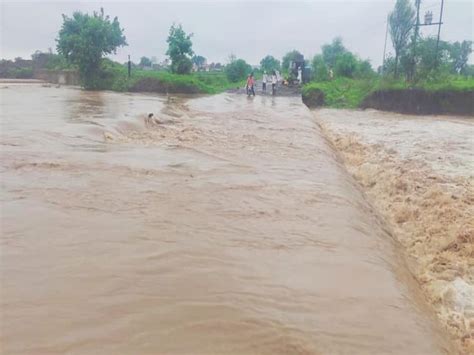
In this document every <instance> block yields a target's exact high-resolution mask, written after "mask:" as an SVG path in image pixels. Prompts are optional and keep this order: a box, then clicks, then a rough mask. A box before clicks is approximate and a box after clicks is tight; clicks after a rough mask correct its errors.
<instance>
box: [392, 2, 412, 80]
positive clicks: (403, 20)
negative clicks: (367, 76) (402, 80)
mask: <svg viewBox="0 0 474 355" xmlns="http://www.w3.org/2000/svg"><path fill="white" fill-rule="evenodd" d="M388 23H389V30H390V37H391V39H392V44H393V49H394V50H395V77H398V60H399V58H400V55H401V54H402V53H403V52H404V51H405V50H406V48H407V45H408V40H409V38H410V34H411V32H412V31H413V27H414V23H415V10H414V8H413V6H412V5H411V4H410V2H409V1H408V0H397V2H396V3H395V8H394V9H393V11H392V12H391V13H390V15H389V18H388Z"/></svg>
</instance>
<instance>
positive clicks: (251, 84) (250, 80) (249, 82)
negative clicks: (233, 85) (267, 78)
mask: <svg viewBox="0 0 474 355" xmlns="http://www.w3.org/2000/svg"><path fill="white" fill-rule="evenodd" d="M254 84H255V81H254V80H253V73H250V74H249V76H248V78H247V95H248V96H250V94H252V95H253V96H255V89H254Z"/></svg>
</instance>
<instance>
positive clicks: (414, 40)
mask: <svg viewBox="0 0 474 355" xmlns="http://www.w3.org/2000/svg"><path fill="white" fill-rule="evenodd" d="M420 5H421V0H416V24H415V35H414V36H413V55H412V59H411V60H412V69H411V73H410V74H411V75H410V76H411V78H410V79H413V78H414V77H415V72H416V40H417V39H418V32H419V30H420Z"/></svg>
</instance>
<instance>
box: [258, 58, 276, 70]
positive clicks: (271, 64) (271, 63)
mask: <svg viewBox="0 0 474 355" xmlns="http://www.w3.org/2000/svg"><path fill="white" fill-rule="evenodd" d="M260 67H261V68H262V70H266V71H267V72H271V71H272V70H280V61H279V60H278V59H276V58H275V57H273V56H271V55H267V56H266V57H265V58H263V59H262V60H261V61H260Z"/></svg>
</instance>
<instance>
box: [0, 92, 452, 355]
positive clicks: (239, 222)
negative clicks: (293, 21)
mask: <svg viewBox="0 0 474 355" xmlns="http://www.w3.org/2000/svg"><path fill="white" fill-rule="evenodd" d="M1 97H2V102H1V107H2V111H1V114H2V117H1V119H2V136H1V146H2V151H1V158H2V159H1V169H2V192H1V198H2V205H1V206H2V216H1V222H2V236H1V274H0V278H1V279H0V280H1V301H0V302H1V304H0V307H1V308H0V309H1V339H0V344H1V346H2V352H4V353H6V354H54V353H68V352H70V353H74V354H191V353H192V354H224V353H228V354H430V355H431V354H445V353H451V351H452V349H451V344H450V341H448V340H447V339H446V337H445V335H444V334H443V333H442V332H441V331H440V330H438V327H437V323H436V322H435V321H434V317H433V316H432V314H431V313H430V311H429V310H428V309H427V308H425V307H424V304H423V302H422V301H421V298H422V297H421V293H420V291H419V289H418V286H417V285H416V283H415V282H414V281H413V279H412V277H411V276H410V273H409V272H408V271H407V270H408V269H407V267H406V265H405V263H404V258H403V257H401V254H400V252H399V250H398V244H397V242H395V240H394V239H393V238H392V236H391V231H390V229H389V228H387V226H386V225H385V224H384V223H383V222H382V220H381V219H380V218H379V217H378V215H377V213H376V212H375V211H374V210H373V209H372V207H371V205H370V204H369V203H368V202H367V201H366V199H365V198H364V195H363V193H362V192H361V191H360V190H359V189H358V187H357V185H356V183H355V182H354V180H353V178H352V177H351V176H350V175H349V174H348V173H347V172H346V170H345V168H344V167H343V165H342V163H341V162H340V161H339V159H338V157H337V155H336V153H335V152H334V151H333V149H332V147H331V146H330V145H329V144H328V143H327V142H326V140H325V139H324V137H323V136H322V134H321V131H320V128H319V127H318V126H317V125H316V124H315V122H314V119H313V117H312V115H311V113H310V112H309V111H308V110H307V109H306V108H305V107H304V106H303V105H302V103H301V102H300V100H299V99H298V98H282V97H279V98H271V97H256V98H255V99H248V98H246V97H245V96H238V95H230V94H224V95H218V96H214V97H203V98H192V99H189V98H166V97H161V96H152V95H138V94H136V95H135V94H134V95H124V94H115V93H106V92H84V91H81V90H78V89H74V88H44V87H41V86H39V85H32V84H30V85H9V86H8V87H7V88H5V86H4V88H2V91H1ZM149 112H153V113H154V117H151V118H148V117H147V114H148V113H149Z"/></svg>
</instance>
